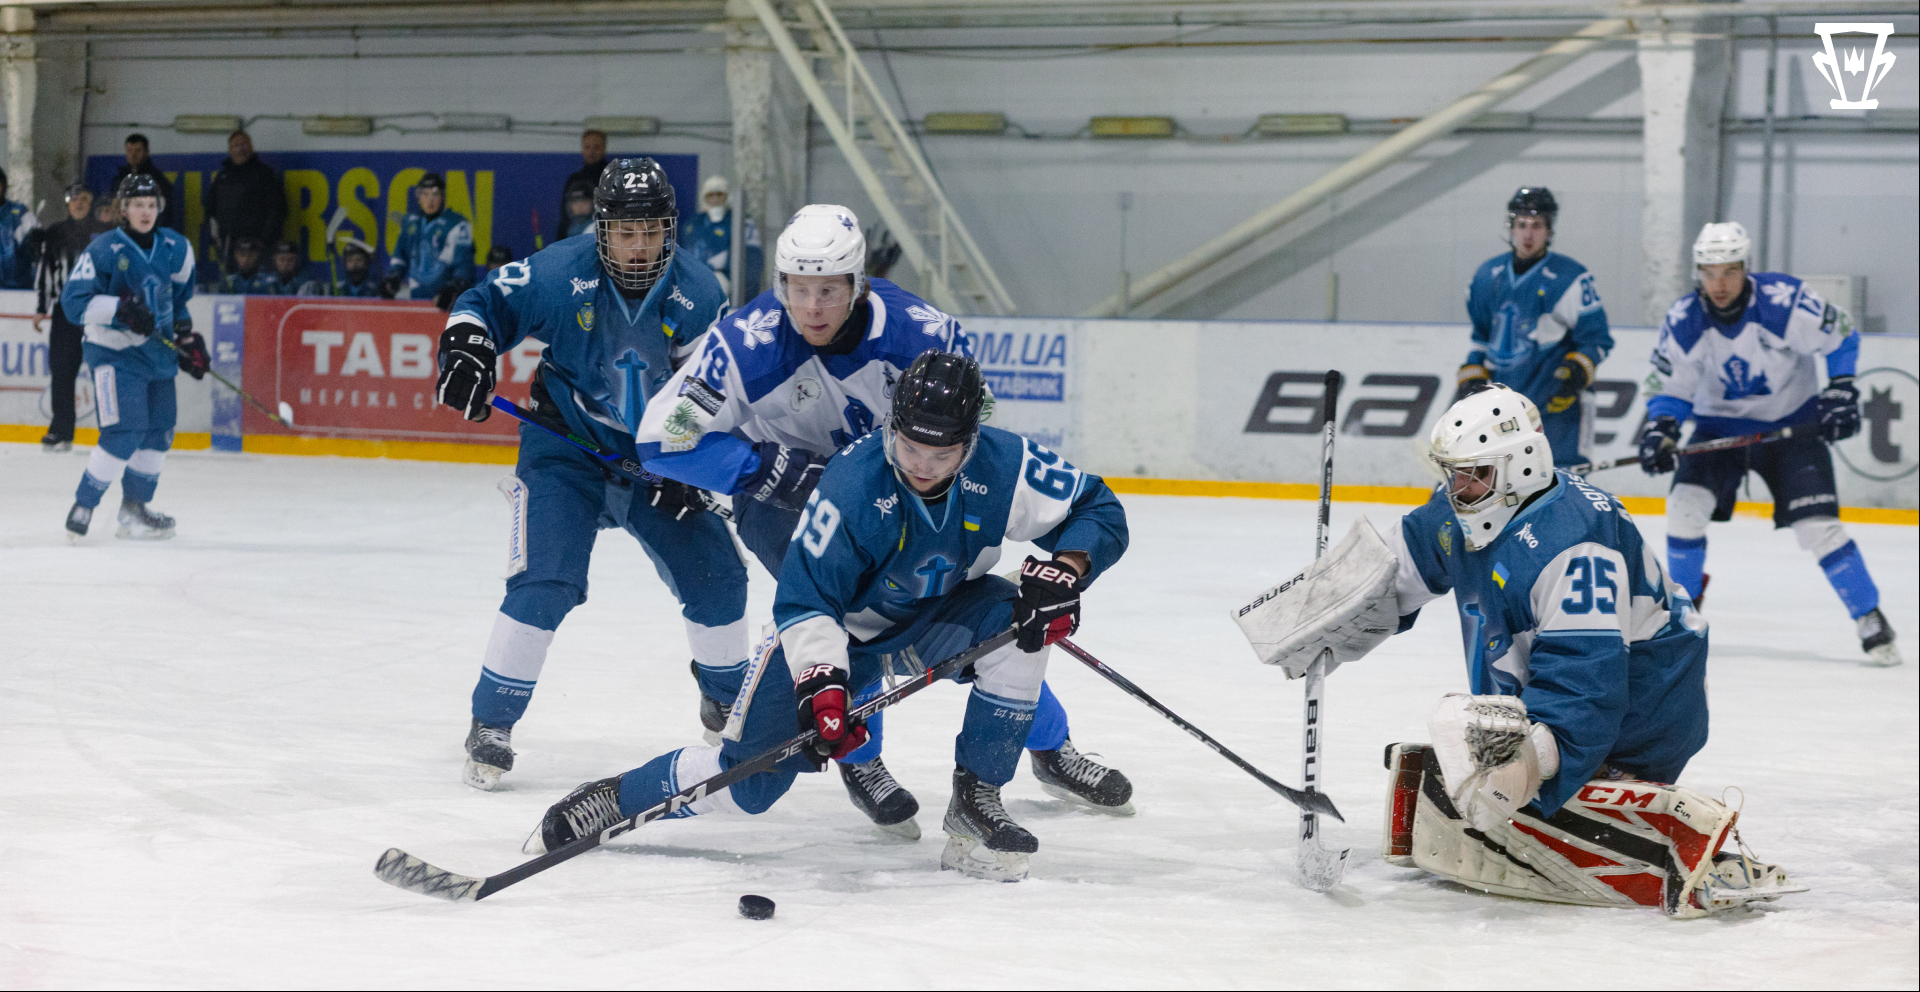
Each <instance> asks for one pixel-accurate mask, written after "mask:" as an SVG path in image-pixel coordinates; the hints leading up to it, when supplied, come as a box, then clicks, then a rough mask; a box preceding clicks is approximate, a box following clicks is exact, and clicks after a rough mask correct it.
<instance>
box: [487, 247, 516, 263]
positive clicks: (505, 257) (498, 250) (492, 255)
mask: <svg viewBox="0 0 1920 992" xmlns="http://www.w3.org/2000/svg"><path fill="white" fill-rule="evenodd" d="M511 261H513V249H512V248H509V247H508V246H506V245H494V246H493V247H492V248H489V249H487V264H488V265H505V264H507V263H508V262H511Z"/></svg>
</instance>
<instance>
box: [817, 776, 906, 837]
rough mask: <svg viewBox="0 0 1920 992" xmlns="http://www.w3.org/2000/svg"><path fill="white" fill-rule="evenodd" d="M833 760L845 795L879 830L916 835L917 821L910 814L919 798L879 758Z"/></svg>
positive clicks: (894, 835) (889, 833) (903, 834)
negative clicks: (850, 761)
mask: <svg viewBox="0 0 1920 992" xmlns="http://www.w3.org/2000/svg"><path fill="white" fill-rule="evenodd" d="M837 764H839V765H840V781H842V782H845V783H846V785H847V798H848V799H851V800H853V805H854V806H856V807H858V808H859V810H860V812H862V813H865V814H867V819H869V820H872V821H873V825H874V826H875V827H876V828H878V829H879V830H880V832H881V833H883V834H888V835H890V836H893V837H898V838H900V839H902V840H919V839H920V824H919V823H918V822H916V821H915V820H914V818H913V817H914V814H916V813H918V812H920V801H919V800H917V799H915V798H913V793H911V792H908V791H907V790H906V788H905V787H904V786H902V785H901V784H900V783H899V782H897V781H895V780H894V777H893V773H892V772H889V771H887V766H886V765H884V764H882V763H881V761H880V759H879V758H875V759H873V760H872V761H869V762H867V763H866V764H863V765H854V764H848V763H846V762H837Z"/></svg>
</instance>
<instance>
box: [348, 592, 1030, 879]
mask: <svg viewBox="0 0 1920 992" xmlns="http://www.w3.org/2000/svg"><path fill="white" fill-rule="evenodd" d="M1013 636H1014V632H1013V630H1012V629H1011V628H1009V629H1007V630H1003V631H1001V632H1000V633H998V634H995V635H993V636H992V637H989V638H987V639H986V640H984V641H982V642H980V643H979V644H977V645H975V646H973V647H972V648H969V649H968V650H965V651H962V652H960V653H959V654H956V655H954V656H953V657H951V658H948V659H947V660H946V661H943V662H941V663H940V664H938V665H935V666H933V667H932V668H929V669H927V670H926V672H924V673H923V674H920V675H917V676H915V677H913V678H911V679H908V680H906V681H903V682H901V683H900V684H899V685H897V686H895V687H894V688H892V689H889V690H887V691H886V692H884V693H882V694H880V695H879V696H877V697H875V698H874V699H872V700H871V701H869V702H867V703H865V704H863V705H860V706H856V707H854V709H853V712H852V713H850V714H848V716H850V717H855V718H865V717H869V716H872V715H873V714H875V713H878V712H880V711H881V710H883V709H886V708H887V707H889V706H892V705H894V704H895V703H898V702H899V701H901V700H902V699H905V698H907V697H908V696H911V695H913V694H914V693H916V692H919V691H920V690H921V689H924V688H926V687H927V686H929V685H932V684H933V683H935V682H938V681H940V680H941V679H945V678H950V677H952V676H953V675H956V674H958V673H959V672H960V671H961V670H962V669H964V668H966V667H967V666H968V665H971V664H973V663H974V662H976V661H979V660H980V659H981V658H984V657H986V656H987V655H989V654H991V653H993V652H994V651H997V650H999V649H1000V648H1002V647H1005V646H1006V645H1008V644H1011V643H1013ZM819 736H820V734H819V732H818V731H815V730H809V731H807V732H806V733H804V734H801V735H800V736H798V737H795V738H793V739H791V740H789V741H787V742H786V743H784V744H780V745H777V746H775V747H773V748H770V749H768V750H766V751H762V752H760V753H759V754H757V755H755V756H753V757H751V758H748V759H747V760H745V761H742V762H740V763H739V764H737V765H734V766H733V767H732V768H729V769H727V770H726V771H723V772H721V773H720V774H718V775H715V776H713V777H712V778H709V779H707V780H706V781H704V782H697V783H695V784H693V785H690V786H688V787H686V788H684V789H681V790H680V791H679V792H676V793H674V794H673V795H671V796H668V797H667V798H666V801H664V802H661V803H659V804H658V805H655V806H653V807H652V808H650V809H646V810H642V811H641V812H639V813H636V814H634V815H633V816H630V817H627V818H626V819H624V820H621V821H620V822H619V823H616V824H614V825H613V826H610V827H608V828H607V829H605V830H602V831H600V832H599V833H597V834H589V835H587V836H585V837H581V838H579V839H577V840H575V841H573V843H571V844H567V845H565V846H563V847H561V848H560V849H559V850H557V851H549V852H547V853H546V854H542V855H541V856H539V857H537V858H534V859H533V860H532V861H527V862H524V863H522V864H520V865H519V866H517V867H514V868H509V869H507V870H506V871H503V872H501V873H500V874H498V875H488V876H486V877H484V878H482V877H476V876H472V875H459V874H455V873H454V872H450V871H447V870H446V869H444V868H436V867H434V866H433V865H430V864H428V863H426V862H425V861H422V860H420V859H419V858H416V857H414V856H413V855H411V854H408V853H407V852H405V851H402V850H400V849H399V848H397V847H390V848H387V850H386V853H384V854H382V855H380V860H379V861H376V862H375V863H374V866H373V874H374V877H375V878H378V879H380V880H381V881H382V882H385V883H387V884H388V885H393V886H398V887H399V888H402V889H406V890H407V891H409V892H417V893H419V894H421V895H423V896H433V897H434V898H436V899H445V900H447V901H449V902H477V901H479V900H481V899H485V898H486V897H488V896H490V895H493V894H494V893H495V892H498V891H500V890H501V889H504V888H506V887H507V886H509V885H512V884H514V883H516V882H522V881H525V880H526V879H529V878H532V877H533V876H535V875H538V874H540V873H541V872H543V871H546V870H547V869H549V868H552V867H553V866H554V865H557V864H560V863H561V862H563V861H571V860H573V859H574V858H577V857H579V856H580V855H582V854H585V853H587V852H588V851H591V850H593V849H594V848H596V847H599V846H600V845H602V844H605V843H606V842H608V841H610V840H612V839H614V838H615V837H618V836H620V835H621V834H624V833H627V832H628V831H631V830H633V829H635V828H637V827H639V826H640V825H642V824H645V823H651V822H652V821H654V820H658V819H660V818H661V817H663V816H666V815H667V814H668V813H671V812H673V811H674V810H677V809H679V808H680V807H682V806H685V805H687V804H688V803H691V802H697V801H699V800H700V799H702V798H705V797H706V796H708V795H710V794H712V793H715V792H718V791H720V790H721V789H724V788H726V787H728V786H730V785H732V784H733V783H735V782H738V781H741V780H742V779H745V778H747V777H748V776H750V775H757V774H759V773H760V772H764V771H768V770H769V769H771V768H773V766H774V765H777V764H779V763H780V762H782V761H784V760H786V759H787V758H790V757H792V756H794V755H796V754H799V753H800V750H801V748H804V747H806V746H807V745H809V744H811V743H813V742H814V741H815V740H817V739H818V738H819Z"/></svg>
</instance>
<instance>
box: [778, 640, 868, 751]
mask: <svg viewBox="0 0 1920 992" xmlns="http://www.w3.org/2000/svg"><path fill="white" fill-rule="evenodd" d="M793 695H794V698H796V699H798V700H799V701H800V732H801V733H803V734H804V733H806V732H807V731H809V730H815V731H819V733H820V737H819V739H818V740H816V741H814V742H813V743H812V744H809V745H808V746H807V749H808V751H809V752H810V753H811V754H812V757H813V763H814V765H815V766H816V767H825V765H826V761H827V759H828V758H844V757H846V756H847V755H849V754H852V753H853V752H854V751H855V750H857V749H859V747H860V745H862V744H865V743H866V742H867V724H866V721H864V720H852V719H850V718H849V717H848V716H847V710H848V709H849V708H850V706H849V701H850V700H851V699H852V695H851V694H850V693H848V692H847V673H846V672H844V671H842V670H840V669H838V668H835V667H834V666H832V665H826V664H820V665H812V666H809V667H807V668H803V669H801V670H800V677H799V678H798V679H796V680H795V681H794V684H793Z"/></svg>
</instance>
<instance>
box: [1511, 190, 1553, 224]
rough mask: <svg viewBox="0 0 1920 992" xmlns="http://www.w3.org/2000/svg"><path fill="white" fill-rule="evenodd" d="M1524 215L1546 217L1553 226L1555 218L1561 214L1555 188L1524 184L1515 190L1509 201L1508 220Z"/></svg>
mask: <svg viewBox="0 0 1920 992" xmlns="http://www.w3.org/2000/svg"><path fill="white" fill-rule="evenodd" d="M1522 215H1528V216H1534V217H1545V218H1546V219H1547V226H1548V227H1549V228H1551V227H1552V226H1553V222H1554V219H1555V218H1557V217H1558V216H1560V204H1559V203H1558V202H1557V201H1555V200H1554V198H1553V190H1550V189H1548V188H1546V187H1545V186H1522V187H1520V188H1519V189H1517V190H1514V192H1513V198H1512V199H1510V200H1508V201H1507V222H1508V223H1512V222H1513V219H1514V218H1515V217H1519V216H1522Z"/></svg>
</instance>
